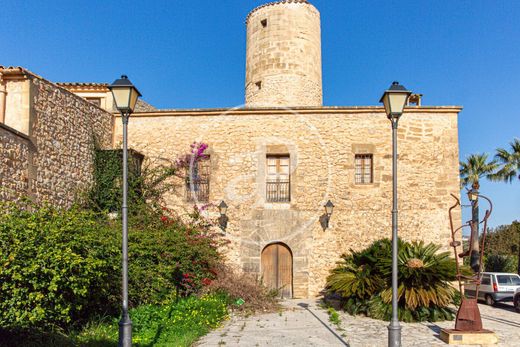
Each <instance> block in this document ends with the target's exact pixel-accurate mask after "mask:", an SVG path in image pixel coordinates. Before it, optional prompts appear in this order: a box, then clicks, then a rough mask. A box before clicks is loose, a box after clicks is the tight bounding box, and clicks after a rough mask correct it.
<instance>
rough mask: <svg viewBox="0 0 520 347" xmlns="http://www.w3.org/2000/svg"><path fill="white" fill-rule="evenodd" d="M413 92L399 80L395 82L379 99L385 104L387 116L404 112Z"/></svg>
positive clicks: (396, 115)
mask: <svg viewBox="0 0 520 347" xmlns="http://www.w3.org/2000/svg"><path fill="white" fill-rule="evenodd" d="M411 94H412V92H411V91H409V90H407V89H406V88H405V87H404V86H402V85H400V84H399V82H393V83H392V85H391V86H390V88H388V90H386V91H385V92H384V94H383V96H382V97H381V99H380V100H379V102H382V103H383V105H384V106H385V112H386V115H387V117H388V118H391V117H399V116H400V115H401V114H402V113H403V110H404V107H405V106H406V102H407V101H408V98H409V97H410V95H411Z"/></svg>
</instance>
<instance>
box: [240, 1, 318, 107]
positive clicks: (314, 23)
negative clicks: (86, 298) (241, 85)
mask: <svg viewBox="0 0 520 347" xmlns="http://www.w3.org/2000/svg"><path fill="white" fill-rule="evenodd" d="M246 24H247V53H246V107H274V106H283V107H294V106H321V105H322V72H321V27H320V13H319V12H318V10H317V9H316V8H315V7H314V6H312V5H311V4H309V3H308V2H307V1H299V0H294V1H281V2H274V3H270V4H267V5H264V6H261V7H259V8H257V9H255V10H253V11H252V12H251V13H250V14H249V16H248V18H247V21H246Z"/></svg>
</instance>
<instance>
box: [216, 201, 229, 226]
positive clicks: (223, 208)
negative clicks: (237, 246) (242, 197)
mask: <svg viewBox="0 0 520 347" xmlns="http://www.w3.org/2000/svg"><path fill="white" fill-rule="evenodd" d="M227 209H228V205H227V204H226V202H225V201H224V200H222V201H221V202H220V204H219V205H218V211H219V213H220V218H219V223H218V224H219V225H220V228H221V229H222V230H226V228H227V223H228V217H227V216H226V212H227Z"/></svg>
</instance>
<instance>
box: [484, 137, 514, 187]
mask: <svg viewBox="0 0 520 347" xmlns="http://www.w3.org/2000/svg"><path fill="white" fill-rule="evenodd" d="M509 145H510V146H511V151H508V150H507V149H504V148H499V149H497V153H496V154H495V160H496V161H497V162H498V163H499V164H500V168H499V170H498V171H497V172H496V173H495V174H493V175H491V176H490V179H491V180H493V181H504V182H508V183H512V182H513V180H515V179H517V178H518V179H519V180H520V139H514V140H513V142H511V143H510V144H509Z"/></svg>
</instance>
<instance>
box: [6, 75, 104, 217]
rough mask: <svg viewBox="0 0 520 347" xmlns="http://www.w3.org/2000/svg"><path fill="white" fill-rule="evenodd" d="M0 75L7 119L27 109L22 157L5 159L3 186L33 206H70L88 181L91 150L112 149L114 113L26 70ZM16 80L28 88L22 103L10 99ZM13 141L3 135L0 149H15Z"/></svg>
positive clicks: (90, 170) (92, 157) (90, 173)
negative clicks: (12, 187)
mask: <svg viewBox="0 0 520 347" xmlns="http://www.w3.org/2000/svg"><path fill="white" fill-rule="evenodd" d="M0 72H2V75H3V79H4V83H5V84H6V86H7V91H8V93H7V95H6V101H7V102H6V104H7V105H6V114H8V115H10V117H11V118H13V119H16V113H15V111H16V110H29V117H27V120H26V124H24V125H22V126H21V127H20V128H21V129H24V128H26V129H28V131H27V133H26V134H22V136H25V137H26V138H24V140H25V142H26V144H25V145H23V146H22V145H20V146H18V150H19V151H20V154H21V155H20V156H18V157H16V158H15V157H14V155H8V156H7V157H5V158H3V159H4V160H3V161H2V171H1V177H0V179H1V180H2V183H4V184H6V185H15V186H17V187H18V188H19V189H18V191H17V194H18V195H20V194H21V195H27V196H29V197H31V198H33V199H34V200H35V201H38V202H43V201H48V202H50V203H52V204H53V205H56V206H61V207H68V206H70V205H71V204H72V203H73V202H74V201H75V199H76V197H77V194H78V193H79V192H80V191H81V190H83V189H85V188H86V187H88V185H89V184H90V183H91V181H92V177H93V176H92V174H93V163H94V148H95V147H96V146H97V147H99V148H111V147H112V131H113V117H112V114H111V113H109V112H106V111H105V110H103V109H101V108H99V107H96V106H95V105H93V104H91V103H89V102H87V101H86V100H84V99H83V98H81V97H79V96H77V95H74V94H73V93H71V92H69V91H67V90H65V89H63V88H60V87H58V86H57V85H55V84H53V83H51V82H49V81H46V80H45V79H43V78H41V77H39V76H36V75H34V74H32V73H30V72H28V71H26V70H24V69H21V68H2V69H1V71H0ZM20 81H24V82H23V83H24V85H26V84H28V87H27V88H25V89H24V90H25V91H26V93H25V94H24V95H25V98H16V99H10V97H11V96H12V95H10V94H9V90H12V88H10V86H11V85H12V84H18V85H19V84H20ZM26 99H27V100H28V103H29V104H28V105H27V104H26V101H24V100H26ZM8 120H9V119H8V118H6V121H8ZM6 125H7V126H9V124H6ZM4 132H5V131H4ZM11 138H12V136H11V137H7V136H4V137H3V138H2V146H11V147H13V145H11V143H12V140H9V139H11ZM10 153H14V152H13V150H11V151H10ZM8 170H9V171H8ZM20 177H24V179H25V181H26V182H25V183H23V185H22V184H21V183H20V182H19V179H20ZM6 198H8V197H6Z"/></svg>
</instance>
